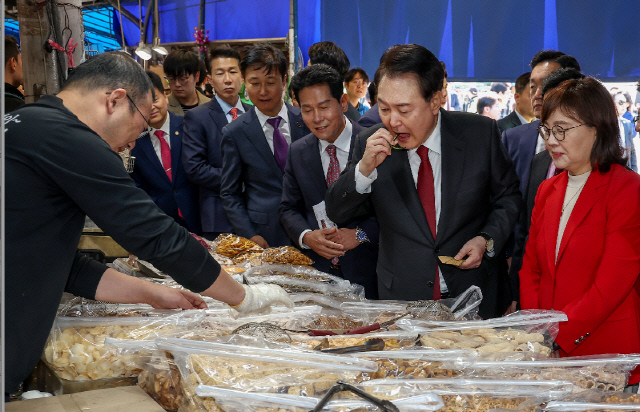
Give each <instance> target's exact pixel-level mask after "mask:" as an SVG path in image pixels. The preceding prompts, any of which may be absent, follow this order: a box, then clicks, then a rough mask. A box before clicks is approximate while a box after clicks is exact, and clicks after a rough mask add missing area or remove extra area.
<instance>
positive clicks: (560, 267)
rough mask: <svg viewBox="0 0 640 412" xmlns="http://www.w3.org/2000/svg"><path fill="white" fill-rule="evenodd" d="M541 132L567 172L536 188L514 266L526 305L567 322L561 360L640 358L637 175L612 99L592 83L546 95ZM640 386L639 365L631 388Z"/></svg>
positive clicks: (578, 82)
mask: <svg viewBox="0 0 640 412" xmlns="http://www.w3.org/2000/svg"><path fill="white" fill-rule="evenodd" d="M540 133H541V134H542V136H543V137H544V139H545V140H546V148H547V150H548V152H549V154H550V155H551V157H552V160H553V163H554V165H555V166H556V167H557V168H558V169H563V170H565V172H563V173H561V174H559V175H557V176H555V177H552V178H550V179H548V180H546V181H544V182H543V183H542V184H541V185H540V188H539V189H538V194H537V196H536V201H535V206H534V209H533V214H532V217H531V229H530V232H529V240H528V242H527V246H526V252H525V256H524V260H523V264H522V269H521V270H520V296H521V306H522V309H555V310H559V311H562V312H564V313H566V314H567V317H568V318H569V320H568V321H567V322H563V323H561V324H560V332H559V334H558V337H557V338H556V344H557V346H558V347H559V349H558V354H559V355H560V356H578V355H594V354H605V353H640V282H638V275H639V274H640V176H639V175H638V174H636V173H634V172H632V171H630V170H628V169H626V168H625V166H624V165H625V164H626V159H624V157H623V153H624V151H623V149H622V147H621V146H620V143H619V140H618V136H619V132H618V121H617V117H616V111H615V107H614V104H613V100H612V98H611V96H610V94H609V93H608V92H607V90H606V89H605V87H604V86H603V85H602V84H601V83H600V82H598V81H597V80H595V79H591V78H585V79H580V80H567V81H565V82H563V83H561V84H560V85H559V86H558V87H556V88H554V89H553V90H551V91H549V92H548V93H547V94H546V95H545V97H544V103H543V106H542V116H541V119H540ZM639 381H640V368H639V369H636V370H635V371H634V373H633V374H632V377H631V379H630V380H629V384H635V383H638V382H639Z"/></svg>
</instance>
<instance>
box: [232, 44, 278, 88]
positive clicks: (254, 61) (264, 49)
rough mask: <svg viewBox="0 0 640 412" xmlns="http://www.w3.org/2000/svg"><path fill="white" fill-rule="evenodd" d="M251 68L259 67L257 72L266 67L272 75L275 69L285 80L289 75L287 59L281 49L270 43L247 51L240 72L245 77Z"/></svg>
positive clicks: (258, 45)
mask: <svg viewBox="0 0 640 412" xmlns="http://www.w3.org/2000/svg"><path fill="white" fill-rule="evenodd" d="M251 66H257V67H256V70H260V69H262V68H263V67H264V70H265V71H266V72H267V73H271V72H272V71H273V69H275V70H277V71H278V73H279V74H280V76H281V77H282V78H283V79H284V76H286V75H287V58H286V57H285V55H284V53H282V51H280V49H278V48H276V47H274V46H273V45H272V44H270V43H259V44H256V45H255V46H253V47H252V48H250V49H249V50H248V51H247V53H246V54H245V55H244V57H243V58H242V61H240V71H241V72H242V76H243V77H244V76H245V73H246V72H247V69H248V68H249V67H251Z"/></svg>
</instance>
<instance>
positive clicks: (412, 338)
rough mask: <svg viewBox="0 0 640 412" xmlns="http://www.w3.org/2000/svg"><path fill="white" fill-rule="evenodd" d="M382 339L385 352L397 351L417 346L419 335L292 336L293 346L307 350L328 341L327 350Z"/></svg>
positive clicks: (402, 332) (394, 333)
mask: <svg viewBox="0 0 640 412" xmlns="http://www.w3.org/2000/svg"><path fill="white" fill-rule="evenodd" d="M374 338H381V339H382V340H384V343H385V346H384V350H385V351H386V350H395V349H400V348H407V347H410V346H415V344H416V338H417V335H416V334H414V333H410V332H404V331H397V332H396V331H393V332H391V331H389V332H373V333H366V334H362V335H333V336H324V337H318V336H306V335H301V334H292V335H291V344H292V345H294V346H298V347H301V348H305V349H313V348H315V347H317V346H318V345H321V344H322V343H323V340H324V339H326V342H327V343H328V346H326V348H342V347H346V346H358V345H363V344H364V342H365V341H366V340H368V339H374Z"/></svg>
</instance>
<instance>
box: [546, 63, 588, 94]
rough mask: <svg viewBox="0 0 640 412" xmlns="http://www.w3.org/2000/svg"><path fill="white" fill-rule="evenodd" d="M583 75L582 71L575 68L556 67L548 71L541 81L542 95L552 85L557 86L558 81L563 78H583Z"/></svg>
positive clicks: (563, 79)
mask: <svg viewBox="0 0 640 412" xmlns="http://www.w3.org/2000/svg"><path fill="white" fill-rule="evenodd" d="M584 78H585V76H584V74H582V72H580V71H578V70H576V69H571V68H569V69H558V70H556V71H553V72H551V73H549V75H548V76H547V78H546V79H544V81H543V82H542V95H543V96H544V94H545V93H547V92H548V91H549V90H551V89H553V88H554V87H558V85H559V84H560V83H562V82H563V81H565V80H571V79H584Z"/></svg>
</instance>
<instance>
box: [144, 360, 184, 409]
mask: <svg viewBox="0 0 640 412" xmlns="http://www.w3.org/2000/svg"><path fill="white" fill-rule="evenodd" d="M180 379H181V378H180V372H179V371H178V366H177V365H176V364H175V362H174V361H173V358H171V357H168V356H167V355H166V354H165V352H162V351H157V352H156V353H155V354H154V355H153V356H151V357H150V359H149V361H148V362H146V363H145V364H144V365H143V366H142V371H141V372H140V374H139V375H138V386H139V387H141V388H142V389H143V390H144V391H145V392H147V394H149V396H151V397H152V398H153V399H154V400H155V401H156V402H157V403H158V405H160V406H162V407H163V408H164V409H165V410H168V411H177V410H178V408H179V407H180V405H181V404H182V397H183V393H182V385H181V382H180Z"/></svg>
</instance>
